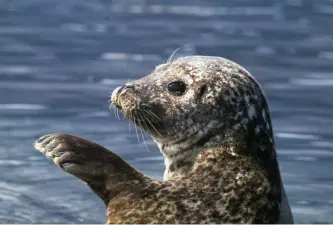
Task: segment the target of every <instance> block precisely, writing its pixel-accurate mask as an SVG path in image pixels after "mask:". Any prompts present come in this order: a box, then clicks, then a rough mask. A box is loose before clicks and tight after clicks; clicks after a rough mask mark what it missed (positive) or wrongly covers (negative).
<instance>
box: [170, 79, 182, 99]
mask: <svg viewBox="0 0 333 225" xmlns="http://www.w3.org/2000/svg"><path fill="white" fill-rule="evenodd" d="M168 90H169V92H171V93H172V94H174V95H177V96H179V95H182V94H184V92H185V90H186V85H185V83H184V82H183V81H174V82H171V83H169V84H168Z"/></svg>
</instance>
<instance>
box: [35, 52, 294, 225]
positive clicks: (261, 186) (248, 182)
mask: <svg viewBox="0 0 333 225" xmlns="http://www.w3.org/2000/svg"><path fill="white" fill-rule="evenodd" d="M179 80H180V81H182V82H184V83H185V84H186V87H187V88H186V92H185V93H184V94H183V95H181V96H175V95H172V94H171V93H169V92H168V90H167V86H168V84H169V83H170V82H173V81H179ZM112 103H113V104H114V105H116V106H117V107H118V108H120V109H121V111H122V112H123V113H124V115H125V116H126V117H127V118H128V119H129V120H131V121H132V122H133V123H134V124H135V125H136V126H138V127H139V128H141V129H143V130H144V131H146V132H147V133H149V134H151V135H152V137H153V139H154V141H155V142H156V143H157V145H158V147H159V148H160V150H161V152H162V154H163V155H164V157H165V164H166V170H165V173H164V181H156V180H152V179H150V178H149V177H147V176H145V175H143V174H142V173H140V172H138V171H137V170H135V169H134V168H132V167H131V166H130V165H128V164H127V163H126V162H125V161H123V160H122V159H119V157H118V156H115V155H114V154H113V153H111V152H110V154H109V153H107V151H106V150H105V149H104V148H103V147H102V146H99V145H97V144H95V143H93V142H89V141H88V140H85V139H82V138H78V137H73V136H69V135H62V134H54V135H49V136H46V137H42V138H41V139H40V140H39V141H37V142H36V144H35V147H36V148H37V149H39V150H40V151H42V152H44V153H45V154H46V152H48V153H47V154H46V155H48V156H50V155H51V156H52V157H53V156H54V157H53V158H54V161H55V163H57V164H59V165H60V166H62V168H63V169H64V170H65V171H67V172H69V173H71V174H73V175H75V176H77V177H79V178H80V179H82V180H84V181H86V182H87V183H88V184H89V186H90V187H91V188H92V189H93V190H94V191H95V192H96V193H97V195H98V196H100V197H101V198H102V199H103V200H104V202H105V203H106V205H107V208H108V210H107V217H108V219H107V223H277V222H278V221H279V219H280V214H281V209H280V208H281V201H282V193H283V189H282V188H283V185H282V182H281V178H280V172H279V167H278V162H277V158H276V152H275V145H274V137H273V130H272V124H271V120H270V114H269V108H268V104H267V101H266V98H265V96H264V94H263V91H262V90H261V88H260V86H259V84H258V83H257V82H256V81H255V79H254V78H253V77H252V76H251V75H250V73H249V72H248V71H246V70H245V69H244V68H243V67H241V66H239V65H238V64H236V63H234V62H231V61H229V60H226V59H223V58H219V57H209V56H191V57H184V58H179V59H177V60H175V61H173V62H169V63H167V64H162V65H159V66H157V67H156V68H155V70H154V71H152V72H151V73H150V74H149V75H147V76H145V77H143V78H141V79H139V80H137V81H134V82H131V83H127V84H126V85H125V86H123V87H121V88H117V89H116V90H115V91H114V92H113V94H112ZM47 140H48V141H47ZM50 140H51V141H50ZM87 142H89V144H87ZM52 143H53V144H52ZM55 143H56V144H57V145H56V146H58V147H56V148H55V147H54V146H55ZM59 143H60V144H59ZM80 143H81V146H89V147H86V148H87V149H88V150H87V149H86V148H82V147H78V144H80ZM52 146H53V147H52ZM59 146H60V147H59ZM45 149H51V150H50V151H46V150H45ZM82 149H83V150H82ZM91 151H93V152H94V153H91ZM59 152H66V153H68V154H67V156H68V155H71V158H70V160H69V161H70V163H69V164H68V163H67V164H65V162H66V161H68V157H67V156H66V154H60V156H57V155H59V154H58V153H59ZM88 153H90V154H89V157H86V155H88ZM97 155H98V156H99V157H97ZM75 158H77V159H81V160H80V163H76V161H75ZM88 162H90V164H89V165H88ZM91 162H95V164H93V163H91ZM115 164H117V166H113V165H115ZM64 165H66V166H64ZM94 165H95V166H94ZM96 165H97V166H96ZM89 169H90V170H92V171H93V172H90V173H89V176H87V175H86V174H85V173H87V172H86V171H88V170H89ZM91 174H96V177H94V176H93V175H91ZM97 175H98V176H97ZM97 177H98V179H96V178H97ZM101 180H102V182H101ZM288 222H289V223H292V218H291V219H290V220H289V221H288Z"/></svg>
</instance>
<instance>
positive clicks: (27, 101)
mask: <svg viewBox="0 0 333 225" xmlns="http://www.w3.org/2000/svg"><path fill="white" fill-rule="evenodd" d="M178 47H180V50H179V51H178V52H177V54H176V57H180V56H184V55H194V54H201V55H217V56H223V57H226V58H229V59H231V60H234V61H236V62H238V63H240V64H242V65H243V66H245V67H246V68H247V69H248V70H249V71H250V72H251V73H252V74H253V75H254V76H255V77H256V78H257V79H258V80H259V82H260V83H261V84H262V86H263V89H264V90H265V92H266V94H267V97H268V99H269V102H270V109H271V112H272V119H273V125H274V128H275V135H276V141H277V149H278V155H279V162H280V168H281V171H282V178H283V180H284V182H285V186H286V191H287V194H288V196H289V200H290V203H291V208H292V211H293V214H294V217H295V222H298V223H305V222H307V223H318V222H321V223H332V222H333V173H332V171H333V113H332V112H333V100H332V96H333V1H332V0H318V1H317V0H316V1H314V0H313V1H311V0H252V1H249V0H233V1H221V0H220V1H218V0H183V1H176V0H169V1H163V0H113V1H111V0H109V1H107V0H86V1H82V0H47V1H46V0H1V1H0V143H1V144H0V222H2V223H103V222H104V220H105V207H104V204H103V203H102V201H101V200H99V199H98V198H97V197H96V196H95V195H94V194H93V193H92V192H91V191H90V190H89V189H88V187H86V185H85V184H83V183H82V182H81V181H79V180H77V179H76V178H74V177H72V176H70V175H67V174H66V173H64V172H63V171H62V170H61V169H59V168H57V167H56V166H55V165H54V164H53V163H52V162H51V161H50V160H48V159H46V158H45V157H44V156H43V155H41V154H40V153H39V152H37V151H35V150H34V149H33V147H32V143H33V141H34V140H35V139H36V138H38V137H39V136H41V135H43V134H47V133H53V132H62V133H71V134H74V135H79V136H83V137H86V138H89V139H92V140H94V141H96V142H98V143H100V144H102V145H104V146H106V147H108V148H110V149H112V150H113V151H114V152H116V153H117V154H119V155H121V156H122V157H124V158H125V159H126V160H128V161H129V162H130V163H131V164H133V165H134V166H135V167H137V168H138V169H140V170H142V171H143V172H145V173H147V174H148V175H150V176H153V177H155V178H159V179H160V178H161V177H162V171H163V160H162V157H161V155H160V153H159V151H158V149H157V148H156V146H155V145H154V144H153V143H152V141H151V140H150V139H149V138H148V137H147V136H144V138H145V141H143V138H142V135H141V133H140V132H139V134H138V137H139V141H138V138H137V135H136V132H135V129H134V127H133V126H129V124H128V122H127V121H126V120H125V119H122V116H121V115H120V120H119V119H118V118H117V117H116V116H115V115H114V114H113V113H112V112H111V111H110V110H109V106H108V100H109V96H110V92H112V90H113V89H114V88H115V87H116V86H118V85H120V84H122V83H124V82H127V81H128V80H132V79H137V78H139V77H142V76H144V75H145V74H147V73H148V72H149V71H150V70H152V69H153V68H154V66H155V65H157V64H159V63H162V62H165V61H166V60H167V58H168V57H169V56H170V54H171V53H172V52H173V51H174V50H175V49H177V48H178Z"/></svg>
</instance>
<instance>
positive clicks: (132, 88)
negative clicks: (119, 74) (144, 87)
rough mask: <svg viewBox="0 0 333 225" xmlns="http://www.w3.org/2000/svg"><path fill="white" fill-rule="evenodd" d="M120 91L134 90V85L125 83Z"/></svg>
mask: <svg viewBox="0 0 333 225" xmlns="http://www.w3.org/2000/svg"><path fill="white" fill-rule="evenodd" d="M119 91H134V85H125V86H123V87H122V88H121V90H119Z"/></svg>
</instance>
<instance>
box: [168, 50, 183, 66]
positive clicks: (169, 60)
mask: <svg viewBox="0 0 333 225" xmlns="http://www.w3.org/2000/svg"><path fill="white" fill-rule="evenodd" d="M179 49H180V47H178V48H177V49H176V50H174V51H173V52H172V54H171V55H170V57H169V58H168V61H167V64H169V63H170V62H171V60H172V57H173V56H174V54H176V52H177V51H178V50H179Z"/></svg>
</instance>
